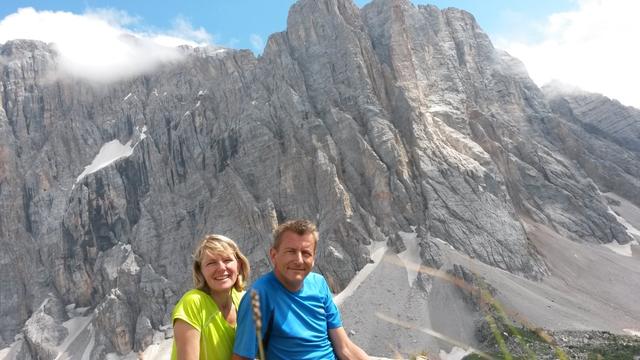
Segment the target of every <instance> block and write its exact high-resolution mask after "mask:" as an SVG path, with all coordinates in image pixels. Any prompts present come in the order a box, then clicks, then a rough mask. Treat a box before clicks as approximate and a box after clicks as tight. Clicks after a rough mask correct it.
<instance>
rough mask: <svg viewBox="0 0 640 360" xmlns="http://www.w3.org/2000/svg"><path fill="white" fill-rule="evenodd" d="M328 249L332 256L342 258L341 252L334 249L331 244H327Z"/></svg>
mask: <svg viewBox="0 0 640 360" xmlns="http://www.w3.org/2000/svg"><path fill="white" fill-rule="evenodd" d="M328 250H329V251H330V252H331V254H333V256H335V257H337V258H338V259H340V260H343V259H344V256H342V254H340V252H339V251H338V250H336V248H334V247H333V246H329V247H328Z"/></svg>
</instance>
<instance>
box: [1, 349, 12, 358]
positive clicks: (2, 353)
mask: <svg viewBox="0 0 640 360" xmlns="http://www.w3.org/2000/svg"><path fill="white" fill-rule="evenodd" d="M9 351H11V347H10V346H9V347H6V348H4V349H2V350H0V359H6V358H7V356H9Z"/></svg>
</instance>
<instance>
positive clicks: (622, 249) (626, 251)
mask: <svg viewBox="0 0 640 360" xmlns="http://www.w3.org/2000/svg"><path fill="white" fill-rule="evenodd" d="M631 245H638V242H637V241H632V242H629V243H627V244H624V245H620V244H618V243H615V242H610V243H608V244H603V245H602V246H604V247H606V248H607V249H609V250H611V251H613V252H614V253H616V254H620V255H623V256H628V257H632V256H633V251H632V250H631Z"/></svg>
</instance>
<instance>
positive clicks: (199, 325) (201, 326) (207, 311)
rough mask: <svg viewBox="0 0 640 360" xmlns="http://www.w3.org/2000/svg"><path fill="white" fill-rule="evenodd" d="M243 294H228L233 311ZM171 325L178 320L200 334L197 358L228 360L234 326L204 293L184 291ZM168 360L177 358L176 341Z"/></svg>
mask: <svg viewBox="0 0 640 360" xmlns="http://www.w3.org/2000/svg"><path fill="white" fill-rule="evenodd" d="M242 295H243V294H241V293H238V292H237V291H235V289H234V290H232V291H231V297H232V301H233V304H234V306H235V308H236V309H237V308H238V305H239V303H240V298H241V297H242ZM171 318H172V320H173V323H174V324H175V321H176V320H178V319H180V320H182V321H184V322H186V323H188V324H189V325H191V326H193V327H194V328H195V329H196V330H198V331H199V332H200V359H221V360H225V359H231V355H232V351H233V341H234V339H235V336H236V329H235V325H234V326H231V325H229V323H227V321H226V320H225V319H224V316H222V313H221V312H220V310H219V309H218V306H217V305H216V303H215V302H214V301H213V299H212V298H211V296H209V295H208V294H207V293H205V292H203V291H201V290H198V289H193V290H189V291H187V292H186V293H185V294H184V295H183V296H182V298H181V299H180V301H178V303H177V304H176V306H175V307H174V308H173V313H172V316H171ZM171 359H174V360H175V359H177V352H176V345H175V341H174V343H173V349H172V352H171Z"/></svg>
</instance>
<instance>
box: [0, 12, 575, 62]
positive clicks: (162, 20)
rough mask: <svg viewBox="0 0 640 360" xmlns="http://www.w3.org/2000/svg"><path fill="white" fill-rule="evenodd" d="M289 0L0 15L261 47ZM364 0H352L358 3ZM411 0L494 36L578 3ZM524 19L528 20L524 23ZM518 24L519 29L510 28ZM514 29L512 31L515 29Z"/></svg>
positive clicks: (281, 23)
mask: <svg viewBox="0 0 640 360" xmlns="http://www.w3.org/2000/svg"><path fill="white" fill-rule="evenodd" d="M294 2H295V1H293V0H183V1H164V2H162V5H157V4H158V2H155V1H141V0H110V1H105V0H84V1H76V0H46V1H45V0H31V1H24V0H20V1H15V0H3V1H1V2H0V19H1V18H4V17H5V16H6V15H9V14H11V13H14V12H15V11H16V10H17V9H18V8H21V7H33V8H35V9H36V10H55V11H69V12H73V13H77V14H81V13H84V12H85V11H86V10H90V9H101V8H112V9H118V10H123V11H126V13H127V14H129V15H130V16H132V17H135V18H138V22H137V23H136V24H133V26H132V28H133V29H143V30H149V29H156V30H161V29H167V28H171V27H172V26H173V24H174V22H175V21H176V19H178V18H180V19H183V20H186V21H187V22H188V23H190V24H191V25H192V26H193V27H194V28H200V27H202V28H203V29H205V30H206V31H207V32H208V33H209V34H211V35H212V36H213V41H214V42H215V43H217V44H220V45H223V46H229V47H234V48H249V49H252V50H254V51H258V52H260V50H259V49H258V48H256V47H255V46H254V44H253V43H252V42H251V37H252V35H257V36H259V37H260V38H261V39H262V40H263V41H266V39H267V37H268V36H269V35H270V34H272V33H274V32H277V31H282V30H284V29H285V27H286V22H287V13H288V10H289V7H290V6H291V5H292V4H293V3H294ZM368 2H369V1H368V0H356V1H355V3H356V4H357V5H358V6H360V7H362V6H364V5H365V4H367V3H368ZM413 2H414V3H415V4H426V3H430V4H434V5H436V6H438V7H440V8H446V7H457V8H461V9H464V10H467V11H469V12H471V13H472V14H474V16H475V17H476V19H477V20H478V22H479V23H480V25H481V26H482V28H483V29H484V30H485V31H486V32H488V33H489V34H490V35H491V36H492V37H493V36H502V35H503V34H512V35H513V33H518V35H519V36H522V37H531V38H535V37H536V34H535V31H532V24H535V23H536V22H541V21H544V19H545V18H546V17H547V16H548V15H550V14H551V13H554V12H560V11H565V10H570V9H574V8H576V7H577V4H576V2H575V1H572V0H537V1H521V0H518V1H513V0H482V1H480V0H432V1H423V0H419V1H416V0H414V1H413ZM525 23H526V24H525ZM515 27H517V29H514V28H515ZM514 30H515V31H514Z"/></svg>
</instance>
